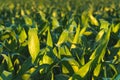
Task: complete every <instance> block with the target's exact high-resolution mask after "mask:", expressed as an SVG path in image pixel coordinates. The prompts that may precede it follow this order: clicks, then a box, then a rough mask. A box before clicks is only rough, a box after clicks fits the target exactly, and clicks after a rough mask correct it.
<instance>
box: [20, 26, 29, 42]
mask: <svg viewBox="0 0 120 80" xmlns="http://www.w3.org/2000/svg"><path fill="white" fill-rule="evenodd" d="M26 38H27V34H26V32H25V29H24V28H23V29H22V30H21V32H20V35H19V42H20V43H23V42H24V41H25V40H26Z"/></svg>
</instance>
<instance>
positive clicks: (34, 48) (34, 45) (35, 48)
mask: <svg viewBox="0 0 120 80" xmlns="http://www.w3.org/2000/svg"><path fill="white" fill-rule="evenodd" d="M28 49H29V53H30V56H31V57H32V63H33V62H34V61H35V59H36V58H37V56H38V54H39V52H40V42H39V38H38V35H37V30H36V28H32V29H29V31H28Z"/></svg>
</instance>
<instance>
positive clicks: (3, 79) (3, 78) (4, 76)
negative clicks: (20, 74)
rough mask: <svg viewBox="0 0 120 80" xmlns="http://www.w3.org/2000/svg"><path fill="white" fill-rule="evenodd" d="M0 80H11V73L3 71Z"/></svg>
mask: <svg viewBox="0 0 120 80" xmlns="http://www.w3.org/2000/svg"><path fill="white" fill-rule="evenodd" d="M0 80H12V73H11V72H8V71H5V70H4V71H3V72H2V74H1V75H0Z"/></svg>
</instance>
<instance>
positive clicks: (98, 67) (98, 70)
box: [94, 64, 101, 77]
mask: <svg viewBox="0 0 120 80" xmlns="http://www.w3.org/2000/svg"><path fill="white" fill-rule="evenodd" d="M100 69H101V64H98V65H97V66H96V68H95V70H94V76H96V77H98V76H99V74H100Z"/></svg>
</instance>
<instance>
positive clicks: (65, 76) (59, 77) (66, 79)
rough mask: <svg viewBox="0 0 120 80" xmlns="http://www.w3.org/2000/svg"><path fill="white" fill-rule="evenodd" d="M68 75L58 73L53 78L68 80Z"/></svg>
mask: <svg viewBox="0 0 120 80" xmlns="http://www.w3.org/2000/svg"><path fill="white" fill-rule="evenodd" d="M68 78H69V76H68V75H64V74H58V75H56V76H55V80H68Z"/></svg>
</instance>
